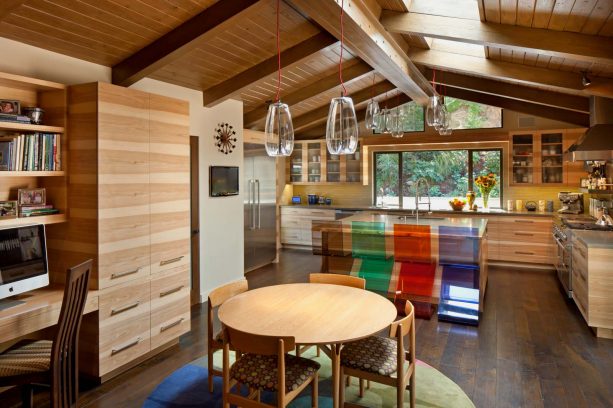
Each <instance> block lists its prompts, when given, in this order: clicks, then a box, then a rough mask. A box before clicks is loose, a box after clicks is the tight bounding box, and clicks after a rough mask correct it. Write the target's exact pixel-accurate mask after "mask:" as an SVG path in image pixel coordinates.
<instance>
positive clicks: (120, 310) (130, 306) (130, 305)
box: [111, 300, 140, 316]
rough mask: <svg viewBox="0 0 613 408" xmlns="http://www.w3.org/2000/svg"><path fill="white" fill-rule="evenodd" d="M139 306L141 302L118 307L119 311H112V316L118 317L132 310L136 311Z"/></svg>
mask: <svg viewBox="0 0 613 408" xmlns="http://www.w3.org/2000/svg"><path fill="white" fill-rule="evenodd" d="M138 305H140V300H137V301H136V302H134V303H131V304H129V305H126V306H122V307H118V308H117V309H111V316H114V315H117V314H119V313H123V312H127V311H128V310H130V309H134V308H135V307H138Z"/></svg>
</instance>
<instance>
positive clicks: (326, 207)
mask: <svg viewBox="0 0 613 408" xmlns="http://www.w3.org/2000/svg"><path fill="white" fill-rule="evenodd" d="M281 207H296V208H309V209H319V210H347V211H376V212H392V213H396V212H399V213H410V212H411V211H414V210H411V209H408V208H404V209H400V208H384V207H372V206H371V207H368V206H366V207H364V206H362V207H361V206H350V205H344V206H343V205H325V204H316V205H309V204H281ZM432 213H434V214H454V215H459V214H463V215H468V216H470V215H514V216H531V217H553V216H554V215H556V214H557V213H555V212H554V213H550V212H538V211H507V210H504V209H501V208H489V209H482V208H480V209H478V210H477V211H468V210H464V211H453V210H451V209H449V210H432ZM420 214H425V212H423V211H421V210H420Z"/></svg>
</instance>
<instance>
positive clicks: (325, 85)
mask: <svg viewBox="0 0 613 408" xmlns="http://www.w3.org/2000/svg"><path fill="white" fill-rule="evenodd" d="M372 72H373V69H372V68H371V67H370V66H369V65H368V64H366V63H365V62H363V61H359V62H358V63H357V64H354V65H352V66H350V67H347V68H343V81H344V82H345V84H350V83H351V82H352V81H355V80H358V79H361V78H364V77H365V76H366V75H369V74H371V73H372ZM337 86H339V82H338V71H337V72H335V73H333V74H330V75H328V76H326V77H324V78H321V79H319V80H317V81H315V82H314V83H310V84H308V85H306V86H304V87H302V88H300V89H297V90H295V91H294V92H291V93H289V94H287V95H285V96H283V97H282V98H281V101H282V102H284V103H286V104H288V105H289V106H290V107H291V106H292V105H296V104H298V103H300V102H302V101H305V100H307V99H309V98H312V97H314V96H317V95H319V94H322V93H324V92H327V91H329V90H330V89H333V88H335V87H337ZM267 112H268V104H264V105H261V106H258V107H257V108H255V109H253V110H251V111H249V112H247V113H245V115H244V118H243V121H244V124H243V125H244V127H246V128H249V127H251V126H254V125H255V124H257V123H258V122H260V121H261V120H263V119H264V118H265V117H266V113H267Z"/></svg>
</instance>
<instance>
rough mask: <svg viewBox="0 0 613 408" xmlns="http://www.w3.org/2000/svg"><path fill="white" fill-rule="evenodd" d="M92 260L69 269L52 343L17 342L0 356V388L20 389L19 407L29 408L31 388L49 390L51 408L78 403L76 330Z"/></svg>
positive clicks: (77, 333)
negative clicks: (36, 385)
mask: <svg viewBox="0 0 613 408" xmlns="http://www.w3.org/2000/svg"><path fill="white" fill-rule="evenodd" d="M91 269H92V260H91V259H90V260H88V261H86V262H83V263H82V264H80V265H77V266H75V267H73V268H70V269H69V270H68V272H67V274H66V286H65V287H64V297H63V299H62V307H61V309H60V316H59V318H58V323H57V329H56V332H55V336H54V339H53V340H21V341H19V342H18V343H16V344H15V345H13V346H12V347H10V348H9V349H7V350H6V351H4V352H3V353H1V354H0V387H7V386H21V387H22V392H21V396H22V406H23V407H31V406H32V400H33V385H34V384H44V385H49V386H50V391H51V403H50V406H51V408H72V407H77V406H78V400H79V361H78V360H79V359H78V355H79V353H78V344H79V329H80V328H81V320H82V318H83V310H84V309H85V302H86V301H87V290H88V287H89V275H90V271H91Z"/></svg>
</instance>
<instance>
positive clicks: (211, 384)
mask: <svg viewBox="0 0 613 408" xmlns="http://www.w3.org/2000/svg"><path fill="white" fill-rule="evenodd" d="M207 365H208V369H209V392H210V393H211V394H212V393H213V377H214V376H213V353H211V352H209V361H207Z"/></svg>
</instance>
